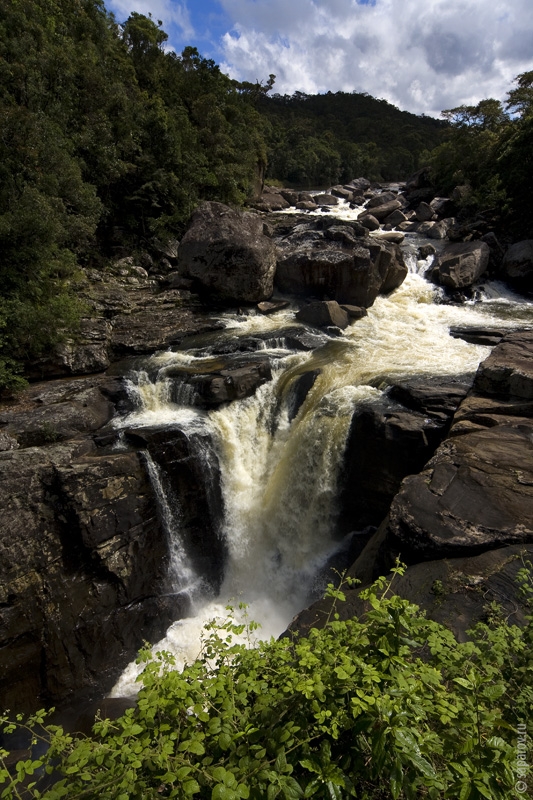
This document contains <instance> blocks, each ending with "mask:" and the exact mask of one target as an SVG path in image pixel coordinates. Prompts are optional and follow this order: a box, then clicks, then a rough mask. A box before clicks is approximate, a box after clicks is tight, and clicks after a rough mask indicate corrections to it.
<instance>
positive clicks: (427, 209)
mask: <svg viewBox="0 0 533 800" xmlns="http://www.w3.org/2000/svg"><path fill="white" fill-rule="evenodd" d="M415 214H416V218H417V220H418V221H419V222H430V221H431V220H434V219H435V212H434V210H433V208H432V207H431V206H430V205H429V203H424V202H422V203H420V205H419V206H417V208H416V209H415Z"/></svg>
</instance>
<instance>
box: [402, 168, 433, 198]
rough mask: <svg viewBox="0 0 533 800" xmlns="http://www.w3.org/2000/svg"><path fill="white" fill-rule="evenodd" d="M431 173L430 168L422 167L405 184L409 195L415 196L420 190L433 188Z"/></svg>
mask: <svg viewBox="0 0 533 800" xmlns="http://www.w3.org/2000/svg"><path fill="white" fill-rule="evenodd" d="M432 187H433V183H432V181H431V173H430V170H429V167H422V169H419V170H418V171H417V172H415V173H414V174H413V175H411V176H410V177H409V178H408V179H407V181H406V182H405V191H406V192H407V193H408V194H413V193H414V192H415V191H417V190H419V189H427V188H432Z"/></svg>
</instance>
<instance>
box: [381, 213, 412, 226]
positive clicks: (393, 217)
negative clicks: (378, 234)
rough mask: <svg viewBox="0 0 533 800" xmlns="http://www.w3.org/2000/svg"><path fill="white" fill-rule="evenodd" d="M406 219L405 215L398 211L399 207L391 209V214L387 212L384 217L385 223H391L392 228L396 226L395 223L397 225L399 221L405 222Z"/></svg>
mask: <svg viewBox="0 0 533 800" xmlns="http://www.w3.org/2000/svg"><path fill="white" fill-rule="evenodd" d="M406 221H407V217H406V216H405V214H404V213H403V211H400V209H399V208H397V209H396V211H393V212H392V214H389V216H388V217H385V222H386V224H387V225H392V227H393V228H394V227H396V225H399V224H400V222H406Z"/></svg>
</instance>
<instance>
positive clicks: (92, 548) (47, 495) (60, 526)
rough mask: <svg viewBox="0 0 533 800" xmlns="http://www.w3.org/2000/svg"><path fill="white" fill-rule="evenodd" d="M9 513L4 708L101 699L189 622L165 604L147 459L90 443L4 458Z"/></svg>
mask: <svg viewBox="0 0 533 800" xmlns="http://www.w3.org/2000/svg"><path fill="white" fill-rule="evenodd" d="M0 504H1V506H2V519H3V525H2V528H1V529H0V621H1V625H0V631H1V633H0V687H1V688H0V704H1V705H2V707H4V708H5V707H11V708H17V710H21V711H24V710H34V709H35V708H37V707H39V706H41V705H42V704H43V703H45V702H47V703H49V704H50V703H52V704H56V703H57V702H58V701H61V702H64V701H65V700H66V699H68V697H69V696H72V695H73V693H75V692H77V693H79V692H82V691H83V692H86V693H91V692H92V693H94V694H99V695H100V696H101V694H102V693H105V692H107V691H108V690H109V689H110V688H111V685H112V683H113V682H114V681H115V680H116V677H117V674H118V673H119V672H120V671H121V669H123V668H124V667H125V665H126V664H127V663H128V661H129V660H130V659H131V658H132V657H133V656H134V654H135V653H136V652H137V650H138V648H139V647H140V646H141V644H142V642H143V639H146V638H149V637H150V636H151V635H153V636H154V640H157V639H158V638H160V636H161V635H162V634H163V633H164V630H165V629H166V627H167V626H168V624H170V622H171V621H172V620H173V619H175V618H176V616H179V611H178V609H177V607H176V603H175V602H174V603H167V606H166V610H165V608H164V604H158V602H157V600H156V599H155V598H156V595H157V593H158V591H160V592H161V591H162V588H163V584H164V580H165V577H166V575H165V570H166V565H167V563H168V545H167V542H166V540H165V538H164V537H163V536H162V534H161V531H160V528H159V523H158V521H157V512H156V506H155V501H154V495H153V492H152V489H151V486H150V484H149V483H148V481H147V478H146V474H145V472H144V469H143V467H142V465H141V464H140V462H139V458H138V456H137V454H136V453H116V454H113V455H107V456H105V457H104V458H99V457H98V456H96V455H95V451H94V446H93V445H91V444H88V443H82V442H79V441H70V442H65V443H61V444H56V445H49V446H48V447H41V448H26V449H24V450H16V451H9V452H5V453H0ZM170 606H172V608H170ZM147 623H148V624H147Z"/></svg>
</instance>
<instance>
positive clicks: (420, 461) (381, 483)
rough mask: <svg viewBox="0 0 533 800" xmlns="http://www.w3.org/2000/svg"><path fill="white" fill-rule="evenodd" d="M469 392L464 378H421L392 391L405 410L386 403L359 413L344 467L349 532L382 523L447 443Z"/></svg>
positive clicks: (343, 506)
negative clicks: (409, 478) (411, 478)
mask: <svg viewBox="0 0 533 800" xmlns="http://www.w3.org/2000/svg"><path fill="white" fill-rule="evenodd" d="M468 388H469V384H468V382H465V380H463V379H462V378H461V379H457V380H456V381H451V380H448V381H444V382H442V381H439V380H433V381H432V380H427V379H421V380H419V381H412V382H410V383H406V384H403V385H400V386H393V387H391V389H390V390H389V397H390V398H392V399H394V400H396V401H397V402H399V403H402V405H403V408H402V407H399V406H398V405H394V404H391V402H390V400H388V399H387V398H384V399H383V400H382V401H381V402H379V403H369V404H367V405H362V406H360V407H359V408H358V409H357V411H356V413H355V414H354V416H353V419H352V422H351V426H350V432H349V434H348V439H347V443H346V450H345V455H344V461H343V468H342V476H343V477H342V483H343V489H342V491H341V495H340V506H341V509H342V511H341V515H340V525H341V530H342V531H343V532H346V531H350V530H359V529H361V528H363V527H364V526H365V525H379V524H380V522H381V521H382V520H383V518H384V517H385V515H386V514H387V512H388V510H389V507H390V504H391V501H392V499H393V497H394V496H395V494H396V493H397V492H398V490H399V489H400V484H401V482H402V480H403V479H404V478H405V476H406V475H411V474H413V473H417V472H419V470H421V469H422V468H423V466H424V465H425V463H426V462H427V461H428V459H429V458H430V457H431V455H432V454H433V453H434V452H435V449H436V448H437V446H438V445H439V444H440V442H441V441H442V440H443V438H444V436H445V435H446V433H447V431H448V427H449V424H450V422H451V419H452V417H453V414H454V412H455V410H456V408H457V406H458V405H459V403H460V402H461V399H462V398H463V397H464V396H465V394H466V392H467V391H468ZM407 409H409V410H407Z"/></svg>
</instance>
